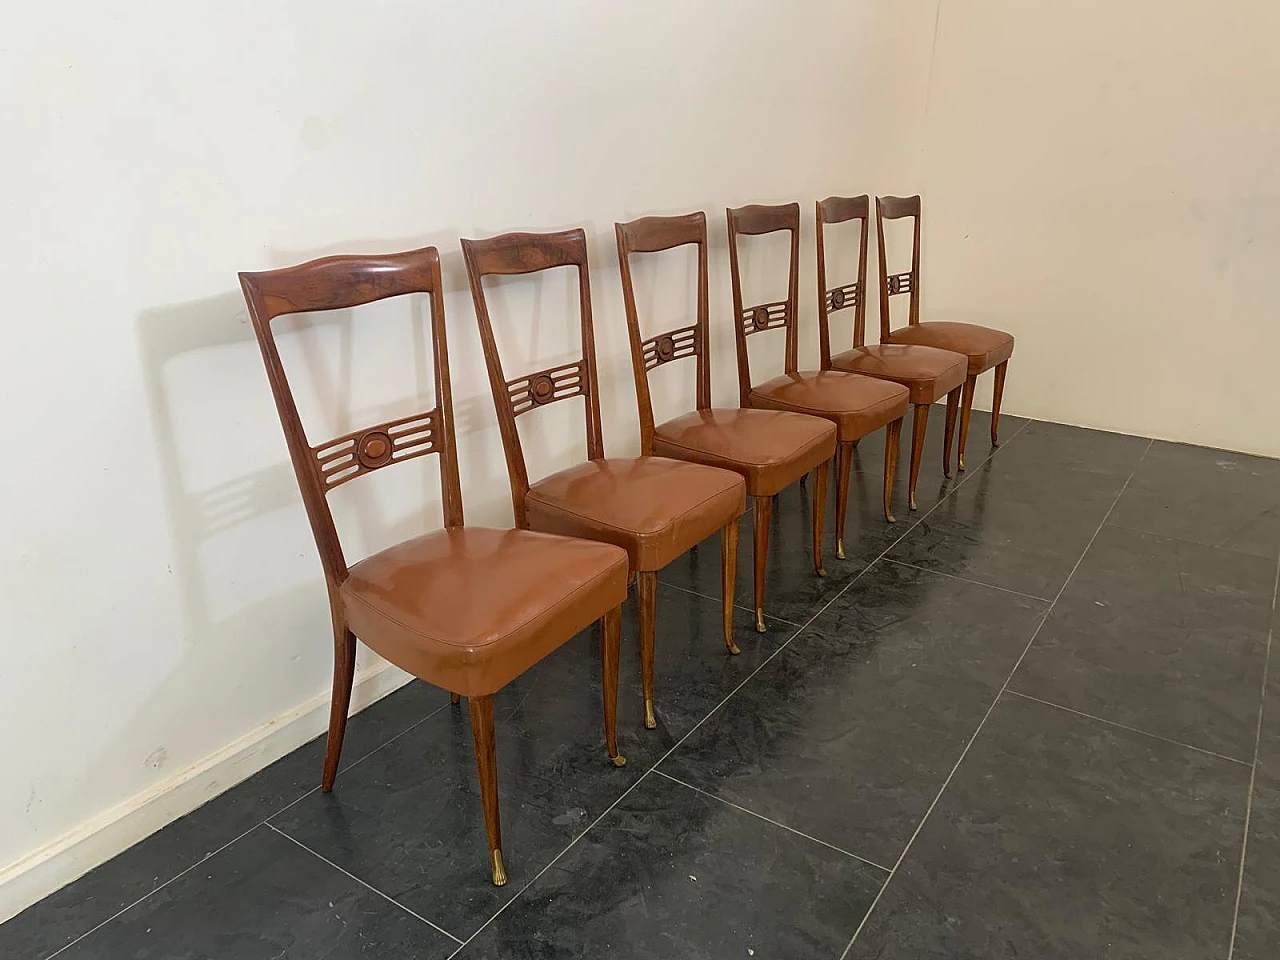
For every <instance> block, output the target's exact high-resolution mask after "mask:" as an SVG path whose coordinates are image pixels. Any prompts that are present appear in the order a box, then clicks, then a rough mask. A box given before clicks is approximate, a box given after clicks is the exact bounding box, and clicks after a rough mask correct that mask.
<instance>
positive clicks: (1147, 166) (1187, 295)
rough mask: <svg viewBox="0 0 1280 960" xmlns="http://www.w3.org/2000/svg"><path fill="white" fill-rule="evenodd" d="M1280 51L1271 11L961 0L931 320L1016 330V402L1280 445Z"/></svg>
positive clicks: (934, 145)
mask: <svg viewBox="0 0 1280 960" xmlns="http://www.w3.org/2000/svg"><path fill="white" fill-rule="evenodd" d="M1277 50H1280V5H1277V4H1276V3H1274V2H1271V0H1236V2H1231V3H1214V2H1210V0H1161V2H1154V0H1148V2H1145V3H1133V2H1130V3H1115V2H1105V0H1075V2H1071V3H1062V2H1047V0H965V2H958V0H949V2H948V0H942V3H941V11H940V16H939V19H938V29H937V36H936V43H935V49H934V57H933V63H932V68H931V75H932V76H931V82H930V88H929V94H928V100H927V119H926V121H925V137H924V140H923V151H924V167H925V176H924V183H923V190H922V192H923V193H924V194H925V218H924V222H925V262H924V281H923V291H924V308H925V311H926V313H932V315H934V316H935V317H939V316H943V315H947V316H955V317H957V318H963V319H972V320H974V321H976V322H979V323H989V324H991V325H994V326H998V327H1002V328H1005V329H1007V330H1010V331H1011V332H1013V333H1015V334H1016V335H1017V337H1018V346H1017V352H1016V354H1015V356H1014V359H1013V362H1012V363H1011V364H1010V365H1009V371H1010V372H1009V380H1008V386H1007V388H1006V394H1005V409H1007V410H1010V411H1014V412H1017V413H1022V414H1028V415H1031V416H1036V417H1044V418H1047V419H1050V420H1059V421H1064V422H1068V423H1076V424H1086V425H1089V426H1095V427H1103V428H1106V429H1111V430H1120V431H1125V432H1130V433H1138V434H1146V435H1151V436H1156V437H1165V438H1170V439H1176V440H1185V441H1189V442H1192V443H1197V444H1204V445H1211V446H1220V447H1227V448H1230V449H1235V450H1245V451H1251V452H1256V453H1266V454H1272V455H1277V454H1280V408H1278V407H1277V403H1276V400H1275V384H1276V370H1277V357H1280V292H1278V290H1280V287H1278V286H1277V282H1276V277H1277V274H1278V273H1280V55H1277ZM885 186H886V187H887V188H890V189H896V190H900V191H909V192H914V191H915V190H916V188H917V187H918V186H920V185H919V184H916V183H915V182H913V181H912V180H911V179H910V177H908V176H903V177H900V178H893V179H892V182H891V183H889V184H886V185H885ZM989 381H990V377H987V378H984V383H983V386H984V388H985V390H984V391H983V392H980V394H979V397H980V402H981V399H982V398H984V397H985V396H989V390H990V382H989Z"/></svg>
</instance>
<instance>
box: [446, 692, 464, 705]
mask: <svg viewBox="0 0 1280 960" xmlns="http://www.w3.org/2000/svg"><path fill="white" fill-rule="evenodd" d="M449 702H450V703H452V704H453V705H454V706H455V707H456V706H457V705H458V704H459V703H461V702H462V694H460V693H451V694H449Z"/></svg>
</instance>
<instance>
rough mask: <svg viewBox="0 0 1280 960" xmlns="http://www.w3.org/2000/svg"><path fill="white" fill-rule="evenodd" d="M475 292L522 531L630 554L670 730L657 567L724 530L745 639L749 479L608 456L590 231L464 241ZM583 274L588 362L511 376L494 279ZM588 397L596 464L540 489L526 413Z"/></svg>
mask: <svg viewBox="0 0 1280 960" xmlns="http://www.w3.org/2000/svg"><path fill="white" fill-rule="evenodd" d="M462 252H463V255H464V257H465V259H466V263H467V275H468V277H469V279H470V283H471V296H472V299H473V300H474V301H475V308H476V319H477V321H478V323H479V325H480V342H481V344H482V345H483V347H484V357H485V364H486V366H487V367H488V370H489V386H490V388H491V389H492V390H493V400H494V406H495V407H496V408H497V411H498V426H499V428H500V430H501V431H502V444H503V448H504V449H505V451H506V457H507V474H508V477H509V478H510V481H511V499H512V501H513V502H514V504H515V516H516V525H517V526H518V527H522V528H532V529H536V530H545V531H548V532H550V533H561V534H567V535H569V536H577V537H585V538H587V539H590V540H604V541H606V542H608V543H614V544H617V545H618V546H620V547H623V548H625V549H626V551H627V555H628V557H629V560H630V568H631V574H632V576H634V578H635V580H636V594H637V602H638V606H639V614H640V667H641V669H640V676H641V686H642V687H643V693H644V725H645V726H646V727H648V728H649V729H653V728H654V727H656V726H657V725H658V721H657V717H656V716H655V715H654V706H653V657H654V653H653V647H654V613H655V604H656V602H657V584H658V579H657V571H659V570H661V569H662V568H663V567H665V566H666V565H667V564H668V563H670V562H671V561H672V560H674V559H675V558H676V557H678V556H679V555H680V554H682V553H684V552H685V551H686V550H688V549H689V548H690V547H692V546H693V545H694V544H696V543H700V542H702V541H703V540H705V539H706V538H707V537H709V536H710V535H711V534H713V533H715V532H716V531H717V530H719V531H720V532H721V536H722V538H723V539H722V541H721V563H722V567H723V603H724V642H725V646H726V647H728V649H729V650H730V651H734V650H735V648H736V647H735V644H734V641H733V584H734V574H735V568H736V563H737V555H738V518H739V517H741V516H742V514H743V512H744V510H745V508H746V493H745V486H744V484H743V482H742V478H741V477H739V476H738V475H737V474H736V473H732V472H730V471H728V470H719V469H717V468H715V467H707V466H703V465H702V464H696V463H685V462H682V461H680V460H668V459H666V458H665V457H649V456H642V457H634V458H620V457H608V458H606V457H605V453H604V440H603V438H602V436H601V430H600V396H599V389H598V386H597V382H596V357H595V334H594V331H593V327H592V323H591V287H590V280H589V276H588V265H587V240H586V235H585V234H584V233H583V232H582V230H580V229H576V230H565V231H563V232H561V233H546V234H537V233H511V234H507V235H505V236H500V237H492V238H490V239H487V240H463V241H462ZM564 266H569V267H575V268H576V269H577V273H578V295H579V318H580V322H581V331H582V334H581V335H582V357H581V359H579V360H575V361H574V362H572V363H567V364H562V365H560V366H556V367H551V368H549V369H546V370H539V371H535V372H533V373H524V374H521V375H519V376H517V377H515V378H514V379H507V377H506V374H505V373H504V372H503V366H502V359H501V357H500V356H499V355H498V346H497V343H496V341H495V340H494V336H493V326H492V324H491V322H490V319H489V308H488V305H487V301H486V299H485V292H484V278H485V277H486V276H489V275H491V274H497V275H510V274H527V273H535V272H537V271H540V270H547V269H550V268H553V267H564ZM579 396H580V397H582V398H583V400H584V409H585V414H586V433H587V461H586V462H585V463H581V464H578V465H577V466H575V467H570V468H569V469H567V470H561V471H559V472H558V473H553V474H551V475H550V476H548V477H545V478H544V479H542V480H539V481H538V482H537V483H534V484H532V485H530V483H529V475H528V470H527V468H526V466H525V460H524V452H523V450H522V449H521V446H520V435H519V433H518V432H517V431H516V417H518V416H520V415H521V414H524V413H528V412H529V411H530V410H534V409H536V408H538V407H541V406H544V405H546V404H548V403H554V402H556V401H557V400H563V399H567V398H569V397H579Z"/></svg>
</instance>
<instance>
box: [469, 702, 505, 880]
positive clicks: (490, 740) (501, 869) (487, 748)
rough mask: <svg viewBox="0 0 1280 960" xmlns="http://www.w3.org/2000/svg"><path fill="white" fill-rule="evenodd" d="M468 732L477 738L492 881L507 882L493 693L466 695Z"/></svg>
mask: <svg viewBox="0 0 1280 960" xmlns="http://www.w3.org/2000/svg"><path fill="white" fill-rule="evenodd" d="M467 706H468V707H469V708H470V710H471V735H472V736H473V737H474V738H475V741H476V768H477V769H478V770H479V771H480V801H481V802H482V803H483V804H484V829H485V832H486V833H487V834H488V835H489V865H490V867H491V869H492V870H493V885H494V886H495V887H501V886H503V885H504V884H506V882H507V870H506V867H505V866H503V863H502V819H501V817H499V815H498V744H497V741H496V740H495V739H494V736H493V696H492V694H486V695H485V696H483V697H468V698H467Z"/></svg>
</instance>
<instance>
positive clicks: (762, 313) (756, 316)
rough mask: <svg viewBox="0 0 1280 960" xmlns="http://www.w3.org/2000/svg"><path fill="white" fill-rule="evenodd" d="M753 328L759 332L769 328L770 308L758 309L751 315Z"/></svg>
mask: <svg viewBox="0 0 1280 960" xmlns="http://www.w3.org/2000/svg"><path fill="white" fill-rule="evenodd" d="M751 326H753V327H755V329H757V330H764V329H766V328H768V326H769V308H768V307H756V309H755V312H754V313H752V314H751Z"/></svg>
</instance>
